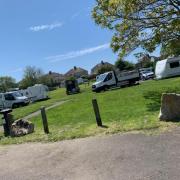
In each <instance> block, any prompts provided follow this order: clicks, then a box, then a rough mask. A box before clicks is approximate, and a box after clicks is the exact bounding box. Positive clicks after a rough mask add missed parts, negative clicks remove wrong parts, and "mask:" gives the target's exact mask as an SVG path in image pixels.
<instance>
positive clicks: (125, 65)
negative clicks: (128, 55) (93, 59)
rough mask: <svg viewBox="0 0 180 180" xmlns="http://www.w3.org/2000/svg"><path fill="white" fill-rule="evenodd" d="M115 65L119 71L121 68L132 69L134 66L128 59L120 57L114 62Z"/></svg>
mask: <svg viewBox="0 0 180 180" xmlns="http://www.w3.org/2000/svg"><path fill="white" fill-rule="evenodd" d="M115 67H116V68H117V69H119V70H120V71H123V70H133V69H134V68H135V66H134V64H133V63H131V62H129V61H125V60H123V59H121V58H119V59H118V60H117V61H116V62H115Z"/></svg>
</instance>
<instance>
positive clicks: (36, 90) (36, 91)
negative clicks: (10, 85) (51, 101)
mask: <svg viewBox="0 0 180 180" xmlns="http://www.w3.org/2000/svg"><path fill="white" fill-rule="evenodd" d="M48 91H49V90H48V87H47V86H45V85H43V84H36V85H34V86H31V87H28V88H27V89H24V90H20V92H21V94H23V95H24V96H27V97H28V98H29V100H30V101H32V102H34V101H38V100H43V99H47V98H48Z"/></svg>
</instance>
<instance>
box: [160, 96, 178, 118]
mask: <svg viewBox="0 0 180 180" xmlns="http://www.w3.org/2000/svg"><path fill="white" fill-rule="evenodd" d="M159 119H160V120H165V121H179V120H180V94H175V93H163V94H162V98H161V110H160V115H159Z"/></svg>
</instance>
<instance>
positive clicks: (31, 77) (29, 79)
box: [20, 66, 43, 89]
mask: <svg viewBox="0 0 180 180" xmlns="http://www.w3.org/2000/svg"><path fill="white" fill-rule="evenodd" d="M42 75H43V72H42V70H41V69H40V68H36V67H34V66H27V67H26V68H25V70H24V76H23V79H22V81H21V82H20V88H23V89H25V88H27V87H29V86H33V85H35V84H37V83H39V79H40V77H41V76H42Z"/></svg>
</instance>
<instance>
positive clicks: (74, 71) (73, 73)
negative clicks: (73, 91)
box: [65, 67, 88, 76]
mask: <svg viewBox="0 0 180 180" xmlns="http://www.w3.org/2000/svg"><path fill="white" fill-rule="evenodd" d="M77 74H79V75H88V71H87V70H85V69H83V68H80V67H74V68H72V69H70V70H69V71H68V72H66V73H65V76H76V75H77Z"/></svg>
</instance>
